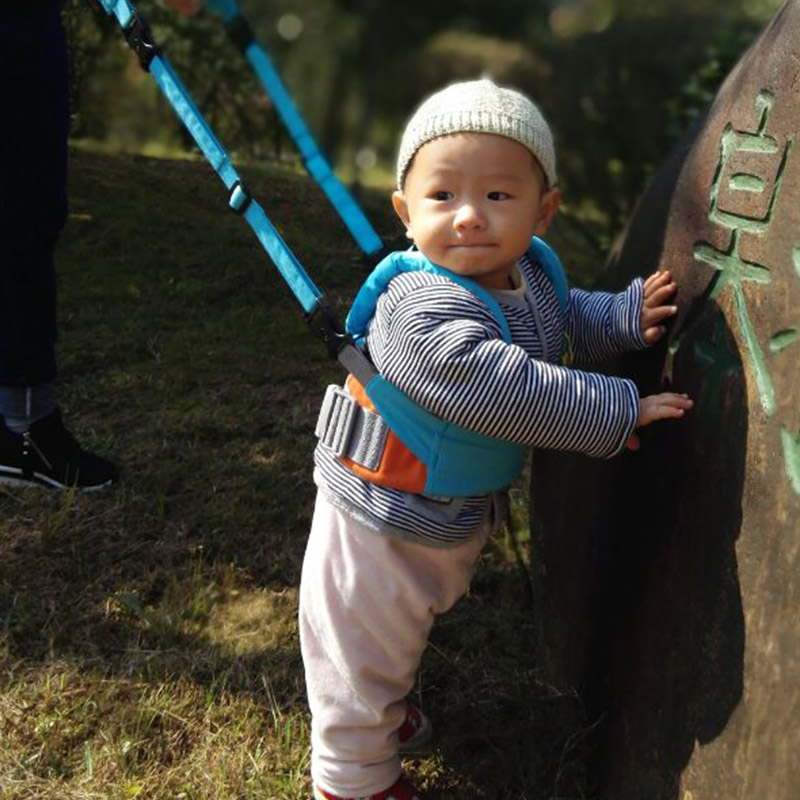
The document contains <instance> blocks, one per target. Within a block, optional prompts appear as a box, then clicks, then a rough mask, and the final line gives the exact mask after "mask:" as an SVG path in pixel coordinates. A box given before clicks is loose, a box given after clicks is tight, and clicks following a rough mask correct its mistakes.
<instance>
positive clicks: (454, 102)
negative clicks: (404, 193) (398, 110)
mask: <svg viewBox="0 0 800 800" xmlns="http://www.w3.org/2000/svg"><path fill="white" fill-rule="evenodd" d="M466 132H471V133H494V134H498V135H499V136H507V137H508V138H509V139H513V140H514V141H516V142H519V143H520V144H521V145H524V146H525V147H527V148H528V150H530V151H531V153H533V155H534V156H536V159H537V160H538V162H539V164H540V165H541V167H542V169H543V170H544V174H545V177H546V178H547V183H548V185H549V186H553V185H554V184H555V183H556V180H557V175H556V154H555V149H554V148H553V136H552V134H551V133H550V128H549V127H548V125H547V122H546V121H545V119H544V117H543V116H542V114H541V112H540V111H539V109H538V108H537V107H536V106H535V105H534V104H533V103H532V102H531V101H530V100H529V99H528V98H527V97H525V95H523V94H520V93H519V92H517V91H515V90H514V89H504V88H503V87H501V86H498V85H497V84H495V83H493V82H492V81H491V80H489V79H487V78H484V79H482V80H478V81H466V82H463V83H453V84H451V85H450V86H447V87H446V88H444V89H442V90H441V91H439V92H436V94H433V95H431V96H430V97H429V98H428V99H427V100H425V102H423V103H422V105H421V106H420V107H419V108H418V109H417V110H416V111H415V112H414V115H413V116H412V117H411V119H410V120H409V121H408V124H407V125H406V129H405V131H404V132H403V138H402V139H401V140H400V152H399V154H398V157H397V187H398V188H399V189H402V188H403V184H404V183H405V179H406V173H407V172H408V168H409V166H410V164H411V160H412V159H413V158H414V155H415V154H416V152H417V150H419V149H420V147H422V145H424V144H425V143H426V142H430V141H431V140H432V139H438V138H439V137H440V136H447V135H448V134H450V133H466Z"/></svg>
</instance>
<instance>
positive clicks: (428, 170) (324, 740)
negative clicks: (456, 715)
mask: <svg viewBox="0 0 800 800" xmlns="http://www.w3.org/2000/svg"><path fill="white" fill-rule="evenodd" d="M560 197H561V195H560V192H559V190H558V188H557V176H556V160H555V154H554V149H553V142H552V136H551V133H550V130H549V128H548V126H547V123H546V122H545V120H544V119H543V117H542V115H541V114H540V112H539V111H538V109H537V108H536V106H535V105H534V104H533V103H532V102H531V101H530V100H529V99H528V98H526V97H524V96H523V95H521V94H519V93H518V92H516V91H513V90H511V89H506V88H502V87H499V86H497V85H495V84H494V83H493V82H491V81H490V80H479V81H470V82H466V83H458V84H454V85H451V86H449V87H447V88H445V89H444V90H442V91H440V92H438V93H436V94H434V95H433V96H431V97H430V98H429V99H428V100H426V101H425V102H424V103H423V104H422V105H421V106H420V108H419V109H418V110H417V111H416V113H415V114H414V115H413V116H412V118H411V120H410V121H409V123H408V125H407V127H406V129H405V132H404V134H403V137H402V140H401V143H400V151H399V157H398V163H397V191H396V192H395V193H394V195H393V198H392V202H393V205H394V209H395V211H396V212H397V214H398V216H399V217H400V219H401V220H402V222H403V224H404V225H405V227H406V230H407V235H408V237H409V239H411V240H412V241H413V243H414V245H415V246H416V248H417V251H416V252H411V253H394V254H392V255H391V256H389V257H388V258H387V259H386V260H385V262H383V263H382V264H381V265H379V267H378V268H377V270H376V271H375V273H373V275H372V276H371V277H370V279H369V280H368V281H367V283H366V284H365V286H364V287H363V288H362V290H361V291H360V292H359V296H358V298H357V300H356V304H355V306H354V310H353V312H351V315H350V318H348V327H349V329H350V330H351V331H352V332H353V333H354V334H355V335H356V336H357V337H358V336H361V341H360V343H361V344H362V346H363V349H364V352H365V353H367V354H368V356H369V358H370V360H371V361H372V363H373V364H374V366H375V368H376V369H377V372H378V373H379V375H380V377H381V379H382V380H384V381H386V382H388V383H389V384H391V385H392V386H393V387H396V389H398V390H399V392H400V393H402V397H403V398H404V400H403V403H405V402H406V400H407V401H408V402H409V403H410V404H412V405H413V407H414V408H420V409H422V411H421V412H419V413H418V414H417V412H414V413H415V414H417V416H421V417H422V418H423V419H424V420H427V422H426V423H425V424H426V425H427V424H431V425H435V424H439V423H441V424H442V425H445V426H447V427H446V431H445V433H444V434H442V435H440V436H438V438H437V442H439V443H441V446H442V448H444V447H445V446H449V445H447V443H446V442H444V440H446V439H447V440H450V439H458V440H459V441H461V439H464V440H468V441H469V446H470V447H471V446H472V445H473V444H475V442H477V443H478V444H477V445H476V446H481V447H483V446H484V444H485V443H486V442H489V443H490V445H489V449H487V450H486V451H485V452H486V453H487V456H486V460H485V461H484V460H483V457H482V456H474V457H461V458H460V459H459V458H458V457H457V456H456V457H455V458H452V457H450V460H449V461H448V460H447V458H448V457H449V456H448V457H446V456H445V455H444V454H442V455H441V458H439V455H438V451H437V455H436V457H435V458H432V459H431V460H430V461H429V462H426V463H424V464H423V463H422V462H421V460H420V459H421V458H422V456H421V455H420V454H421V453H422V451H423V450H425V447H423V446H420V445H419V442H418V441H417V439H416V438H415V435H416V434H412V435H411V436H410V437H409V436H408V435H406V436H405V437H404V435H403V431H401V430H399V429H398V430H396V429H397V427H398V426H397V425H396V424H395V423H394V422H392V423H391V424H392V427H391V428H389V427H388V426H387V424H386V419H384V417H390V416H391V415H390V413H389V412H387V413H378V411H377V409H376V408H375V405H374V404H373V403H372V402H371V401H370V398H369V397H367V396H366V395H365V392H364V387H363V386H360V385H359V383H358V382H357V381H355V380H353V379H352V378H351V379H349V380H348V384H347V389H346V390H342V389H339V388H329V393H328V395H327V396H326V402H325V404H324V414H323V417H324V418H325V419H324V420H323V419H322V418H321V424H320V426H318V434H319V435H320V436H321V440H320V443H319V444H318V446H317V448H316V451H315V472H314V477H315V482H316V484H317V486H318V495H317V501H316V507H315V511H314V519H313V523H312V527H311V533H310V537H309V542H308V547H307V551H306V556H305V561H304V565H303V575H302V580H301V587H300V637H301V647H302V654H303V662H304V665H305V674H306V686H307V691H308V698H309V705H310V709H311V714H312V728H311V741H312V758H311V773H312V778H313V782H314V796H315V797H316V798H317V800H340V799H341V798H362V799H363V800H413V799H414V798H419V795H418V793H416V792H415V790H414V788H413V787H412V786H411V785H410V784H409V783H408V781H406V780H405V779H404V778H403V776H402V770H401V761H400V753H401V752H402V751H403V750H407V749H410V748H413V747H415V746H417V745H418V744H419V743H420V742H421V741H422V740H423V739H425V738H426V737H427V736H428V735H429V733H430V723H429V722H428V720H427V719H426V718H425V717H424V715H423V714H422V713H421V712H420V711H419V709H417V708H415V707H414V706H413V705H412V704H411V703H409V702H408V700H407V699H406V696H407V695H408V693H409V692H410V690H411V689H412V687H413V684H414V679H415V674H416V671H417V668H418V666H419V662H420V659H421V657H422V653H423V650H424V649H425V646H426V643H427V640H428V635H429V633H430V630H431V626H432V624H433V620H434V617H435V616H436V615H437V614H440V613H442V612H444V611H446V610H447V609H449V608H450V607H451V606H452V605H453V604H454V603H455V602H456V600H457V599H458V598H459V597H461V596H462V595H463V594H464V593H465V592H466V591H467V588H468V586H469V581H470V578H471V577H472V574H473V571H474V568H475V564H476V560H477V558H478V555H479V553H480V551H481V548H482V547H483V545H484V544H485V542H486V540H487V538H488V536H489V535H490V534H491V532H492V530H493V529H495V528H497V527H498V526H499V525H500V524H502V522H503V516H504V513H503V509H504V491H503V490H504V488H505V487H504V486H502V485H501V486H496V485H494V483H497V482H498V481H499V482H500V483H503V482H505V483H507V482H508V481H509V480H510V478H511V477H513V474H516V472H518V469H519V464H517V459H518V455H519V453H520V452H524V451H525V449H527V448H528V447H531V446H535V447H548V448H556V449H561V450H570V451H576V452H581V453H585V454H588V455H591V456H596V457H601V458H608V457H611V456H614V455H616V454H618V453H619V452H620V451H621V450H623V448H625V447H626V446H627V447H628V448H630V449H636V448H637V447H638V446H639V442H638V438H637V435H636V433H635V431H636V429H637V428H639V427H641V426H644V425H648V424H649V423H651V422H653V421H655V420H658V419H664V418H669V417H673V418H677V417H681V416H682V415H683V414H684V412H685V411H686V410H688V409H689V408H690V407H691V405H692V403H691V401H690V400H689V399H688V397H686V396H685V395H678V394H672V393H665V394H659V395H653V396H649V397H645V398H642V399H640V398H639V395H638V391H637V389H636V386H635V385H634V384H633V383H632V382H631V381H628V380H623V379H621V378H615V377H608V376H605V375H600V374H595V373H592V372H587V371H580V370H578V369H571V368H568V367H567V366H566V364H568V363H570V362H571V360H572V357H573V356H574V357H575V358H576V359H577V360H578V361H579V362H587V361H593V360H599V359H602V358H606V357H608V356H611V355H613V354H615V353H619V352H622V351H624V350H627V349H638V348H643V347H645V346H647V345H650V344H653V343H654V342H656V341H658V340H659V339H660V338H661V336H663V334H664V332H665V329H664V322H665V321H666V320H667V319H668V318H669V317H671V316H672V315H674V314H675V313H676V311H677V309H676V307H675V306H674V305H670V304H669V303H670V300H671V299H672V296H673V294H674V293H675V291H676V286H675V284H674V283H673V282H672V280H671V277H670V274H669V273H668V272H657V273H655V274H653V275H651V276H650V277H649V278H648V279H647V280H646V281H644V282H642V281H641V280H640V279H637V280H635V281H634V282H633V283H632V284H631V285H630V286H629V287H628V289H626V290H625V291H624V292H622V293H620V294H608V293H601V292H586V291H582V290H580V289H572V290H567V289H566V286H565V284H564V281H563V273H561V272H560V264H559V262H558V260H557V258H556V257H555V255H554V254H553V253H552V251H551V250H550V249H549V247H547V245H545V244H544V242H543V241H542V240H541V237H543V236H544V235H545V234H546V232H547V229H548V226H549V225H550V222H551V221H552V219H553V217H554V215H555V213H556V211H557V209H558V206H559V202H560ZM554 265H556V266H554ZM366 394H369V391H367V392H366ZM332 409H335V411H332ZM334 416H335V417H336V418H337V420H339V419H340V418H346V420H347V424H346V425H343V426H342V427H341V428H338V429H337V430H339V431H340V432H342V431H343V432H344V433H342V435H337V436H334V437H331V436H330V435H326V432H325V429H326V425H327V423H328V422H329V420H330V418H331V417H334ZM392 419H393V418H392ZM459 437H460V438H459ZM470 437H472V438H470ZM396 439H399V440H403V441H395V440H396ZM473 439H474V440H475V441H473ZM365 442H366V444H365ZM492 442H494V443H496V444H498V446H499V447H500V448H501V451H498V452H500V455H498V456H496V457H495V455H493V454H494V453H495V451H494V450H492V449H491V443H492ZM406 445H408V447H406ZM437 446H438V445H437ZM456 446H460V445H458V443H456ZM502 448H505V449H502ZM457 452H462V451H457ZM463 452H465V453H470V452H473V451H472V450H469V449H466V450H464V451H463ZM474 452H475V453H479V452H483V451H479V450H475V451H474ZM442 453H444V450H443V451H442ZM490 459H491V460H490ZM512 462H513V463H512ZM520 463H521V462H520ZM484 464H485V465H486V468H485V470H483V472H485V477H481V471H482V467H483V466H484ZM509 464H510V466H509ZM462 471H463V472H464V476H465V477H464V476H461V472H462ZM452 472H458V473H459V481H460V483H458V486H456V488H455V489H452V488H450V489H447V488H446V487H449V486H451V485H453V482H452V481H449V479H450V478H452V475H451V474H450V473H452ZM493 480H494V483H493ZM442 487H445V489H446V490H444V489H443V488H442Z"/></svg>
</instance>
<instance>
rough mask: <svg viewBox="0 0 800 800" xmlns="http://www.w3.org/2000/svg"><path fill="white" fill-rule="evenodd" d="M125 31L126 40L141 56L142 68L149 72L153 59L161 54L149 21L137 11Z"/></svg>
mask: <svg viewBox="0 0 800 800" xmlns="http://www.w3.org/2000/svg"><path fill="white" fill-rule="evenodd" d="M123 33H124V35H125V40H126V41H127V42H128V44H129V45H130V46H131V49H132V50H133V51H134V53H136V55H137V56H138V57H139V63H140V64H141V65H142V69H143V70H145V72H149V71H150V64H152V63H153V59H154V58H155V57H156V56H157V55H160V54H161V48H160V47H159V46H158V45H157V44H156V43H155V41H153V32H152V31H151V30H150V25H149V23H148V22H147V20H146V19H145V18H144V17H141V16H139V14H138V13H135V14H134V15H133V17H132V18H131V21H130V22H129V23H128V26H127V27H126V28H124V29H123Z"/></svg>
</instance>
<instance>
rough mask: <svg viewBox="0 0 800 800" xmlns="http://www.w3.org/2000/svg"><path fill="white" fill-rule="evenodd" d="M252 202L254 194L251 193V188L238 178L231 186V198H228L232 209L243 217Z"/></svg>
mask: <svg viewBox="0 0 800 800" xmlns="http://www.w3.org/2000/svg"><path fill="white" fill-rule="evenodd" d="M252 202H253V196H252V195H251V194H250V190H249V189H248V188H247V186H246V185H245V184H244V182H243V181H240V180H237V181H236V182H235V183H234V184H233V186H232V187H231V196H230V200H228V205H229V206H230V208H231V211H233V213H234V214H236V215H237V216H239V217H241V216H243V215H244V213H245V211H247V209H248V207H249V206H250V203H252Z"/></svg>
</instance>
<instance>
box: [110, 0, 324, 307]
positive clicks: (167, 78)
mask: <svg viewBox="0 0 800 800" xmlns="http://www.w3.org/2000/svg"><path fill="white" fill-rule="evenodd" d="M98 2H99V3H100V5H102V6H103V8H104V9H105V11H106V13H108V14H110V15H112V16H114V17H116V19H117V21H118V22H119V24H120V27H121V28H122V31H123V33H124V34H125V38H126V39H127V41H128V44H130V46H131V47H132V48H133V50H134V51H135V52H136V54H137V55H138V57H139V61H140V62H141V64H142V67H144V69H145V70H147V71H148V72H150V73H151V74H152V76H153V78H155V80H156V82H157V83H158V85H159V87H160V88H161V91H162V92H163V93H164V95H165V97H166V98H167V100H168V101H169V103H170V105H171V106H172V107H173V109H174V110H175V113H176V114H177V115H178V117H179V118H180V119H181V121H182V122H183V124H184V125H185V126H186V128H187V130H188V131H189V133H190V134H191V135H192V138H193V139H194V140H195V142H196V143H197V146H198V147H199V148H200V150H201V151H202V152H203V155H205V157H206V158H207V159H208V162H209V163H210V164H211V166H212V167H213V168H214V170H215V171H216V172H217V174H218V175H219V176H220V178H221V179H222V182H223V183H224V184H225V186H226V187H227V188H228V190H229V191H230V200H229V205H230V207H231V209H232V210H233V211H235V212H236V213H237V214H239V215H241V216H243V217H244V219H245V220H247V223H248V224H249V225H250V227H251V228H252V229H253V232H254V233H255V234H256V236H257V237H258V241H259V242H260V243H261V245H262V247H263V248H264V249H265V250H266V251H267V254H268V255H269V257H270V258H271V259H272V261H273V262H274V264H275V266H276V267H277V268H278V270H279V271H280V273H281V275H282V276H283V279H284V280H285V281H286V283H287V284H288V285H289V288H290V289H291V290H292V293H293V294H294V296H295V298H296V299H297V301H298V302H299V303H300V305H301V306H302V307H303V311H304V312H305V313H306V315H313V314H314V313H315V312H316V311H317V310H318V308H319V306H320V299H321V296H322V293H321V292H320V291H319V289H318V288H317V287H316V286H315V285H314V282H313V281H312V280H311V278H309V276H308V274H307V273H306V271H305V270H304V269H303V266H302V265H301V264H300V262H299V261H298V260H297V258H296V256H295V255H294V253H293V252H292V251H291V250H290V249H289V246H288V245H287V244H286V242H284V241H283V239H282V238H281V235H280V234H279V233H278V231H277V230H276V229H275V227H274V225H273V224H272V223H271V222H270V221H269V219H268V218H267V215H266V214H265V213H264V209H263V208H262V207H261V206H260V205H259V204H258V203H257V202H256V201H255V200H253V198H252V197H251V196H250V193H249V192H248V190H247V187H246V186H245V185H244V183H243V181H242V179H241V177H240V176H239V174H238V172H237V171H236V169H235V168H234V167H233V165H232V164H231V161H230V157H229V156H228V154H227V152H226V151H225V148H224V147H223V146H222V145H221V144H220V142H219V140H218V139H217V137H216V136H215V135H214V132H213V131H212V130H211V128H210V127H209V125H208V123H207V122H206V121H205V119H204V118H203V115H202V114H201V113H200V111H199V109H198V108H197V106H196V105H195V103H194V101H193V100H192V98H191V96H190V95H189V92H188V91H187V90H186V88H185V87H184V85H183V83H182V82H181V80H180V78H179V77H178V76H177V74H176V73H175V71H174V70H173V69H172V67H171V66H170V64H169V62H168V61H167V59H166V58H165V57H164V56H163V55H162V54H161V50H160V49H159V47H158V46H157V45H156V43H155V42H154V41H153V37H152V34H151V32H150V29H149V26H148V25H147V23H146V22H145V21H144V19H143V18H142V17H140V16H139V14H138V13H137V12H136V9H135V7H134V6H133V5H132V4H131V3H130V2H129V0H98Z"/></svg>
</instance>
